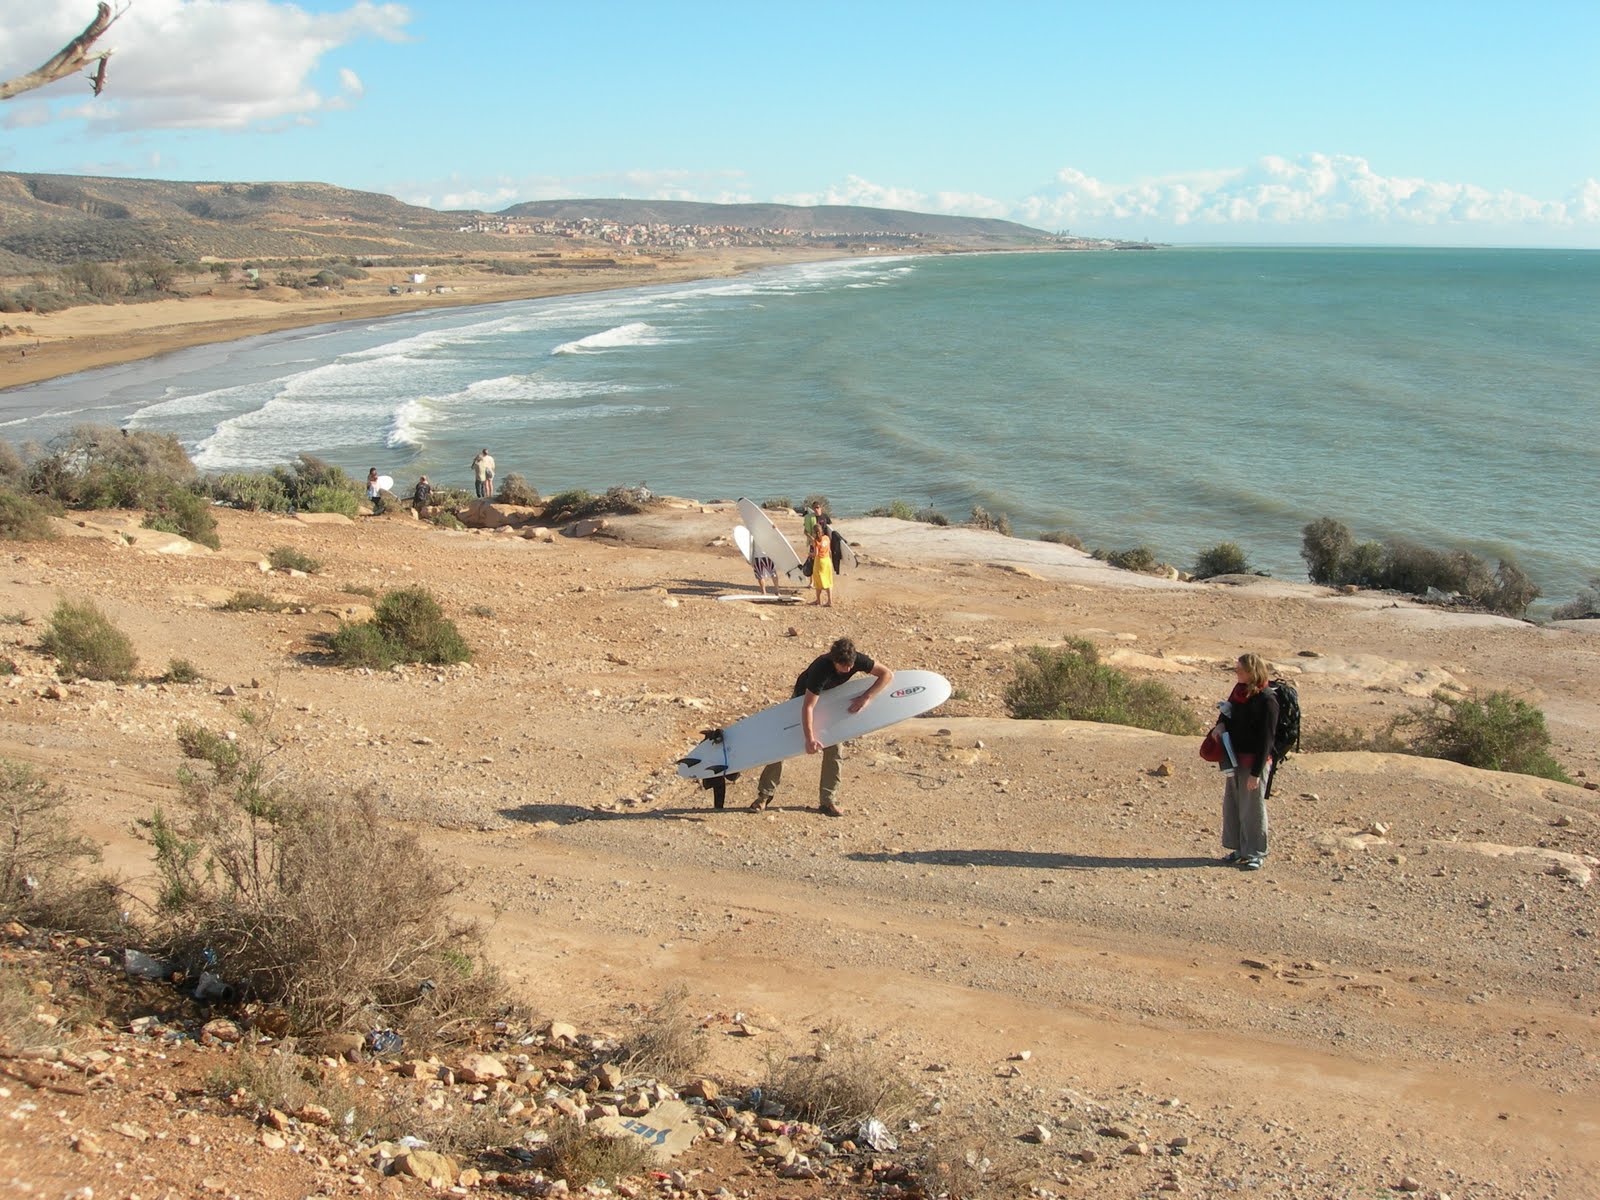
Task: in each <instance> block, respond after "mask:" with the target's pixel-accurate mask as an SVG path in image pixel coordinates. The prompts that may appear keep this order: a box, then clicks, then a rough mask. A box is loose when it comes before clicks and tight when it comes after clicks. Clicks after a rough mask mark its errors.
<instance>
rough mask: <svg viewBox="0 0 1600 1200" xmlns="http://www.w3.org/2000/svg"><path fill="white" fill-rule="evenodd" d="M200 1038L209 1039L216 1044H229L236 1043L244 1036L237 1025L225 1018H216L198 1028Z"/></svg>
mask: <svg viewBox="0 0 1600 1200" xmlns="http://www.w3.org/2000/svg"><path fill="white" fill-rule="evenodd" d="M200 1036H201V1038H202V1039H205V1038H210V1039H212V1040H213V1041H217V1042H229V1043H231V1042H237V1041H238V1040H239V1039H240V1038H241V1037H243V1036H244V1034H243V1033H242V1032H241V1031H240V1029H239V1026H238V1024H237V1023H235V1022H233V1021H230V1020H228V1018H227V1017H217V1018H216V1019H215V1020H212V1021H207V1022H206V1023H205V1024H204V1025H202V1026H201V1027H200Z"/></svg>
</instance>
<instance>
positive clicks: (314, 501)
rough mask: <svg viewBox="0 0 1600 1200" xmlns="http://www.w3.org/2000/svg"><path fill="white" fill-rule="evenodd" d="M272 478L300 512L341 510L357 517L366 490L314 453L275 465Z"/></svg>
mask: <svg viewBox="0 0 1600 1200" xmlns="http://www.w3.org/2000/svg"><path fill="white" fill-rule="evenodd" d="M272 475H273V478H275V479H276V480H277V481H278V482H279V484H281V485H282V487H283V492H284V496H285V498H286V499H287V501H288V504H289V506H290V507H291V508H294V509H297V510H298V511H300V512H327V513H341V514H343V515H344V516H347V517H353V516H355V515H356V514H357V513H358V512H359V511H360V509H361V504H362V501H363V500H364V499H365V498H366V493H365V491H364V490H363V488H362V486H361V485H360V484H358V483H357V482H356V481H355V480H354V479H351V478H350V476H349V475H347V474H346V473H345V471H344V468H342V467H337V466H334V465H333V464H332V463H328V462H324V461H323V460H322V459H320V458H318V457H316V456H315V455H313V454H302V455H301V456H300V457H299V458H298V459H296V460H295V461H294V463H293V464H292V465H290V466H287V467H274V468H273V470H272Z"/></svg>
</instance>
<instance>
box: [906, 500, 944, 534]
mask: <svg viewBox="0 0 1600 1200" xmlns="http://www.w3.org/2000/svg"><path fill="white" fill-rule="evenodd" d="M912 517H913V519H914V520H918V521H921V522H922V523H923V524H924V525H937V526H939V528H941V529H943V528H945V527H946V526H948V525H949V524H950V518H949V517H947V516H945V515H944V514H943V513H942V512H940V511H939V510H938V509H937V508H934V507H933V506H932V505H931V504H930V505H926V506H924V507H922V508H919V509H917V511H916V512H915V513H913V514H912Z"/></svg>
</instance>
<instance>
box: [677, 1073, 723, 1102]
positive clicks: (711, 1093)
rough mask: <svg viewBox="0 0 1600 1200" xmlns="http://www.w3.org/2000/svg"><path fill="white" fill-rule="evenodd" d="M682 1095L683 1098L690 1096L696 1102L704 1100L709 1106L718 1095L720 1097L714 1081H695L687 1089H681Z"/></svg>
mask: <svg viewBox="0 0 1600 1200" xmlns="http://www.w3.org/2000/svg"><path fill="white" fill-rule="evenodd" d="M683 1094H684V1095H685V1096H692V1097H694V1098H695V1099H696V1100H704V1101H705V1102H706V1103H708V1104H709V1103H711V1102H712V1101H713V1100H715V1099H716V1098H717V1097H718V1096H719V1095H721V1091H720V1089H719V1088H718V1087H717V1083H716V1080H714V1079H696V1080H695V1081H694V1082H693V1083H691V1084H690V1085H689V1086H688V1087H686V1088H684V1089H683Z"/></svg>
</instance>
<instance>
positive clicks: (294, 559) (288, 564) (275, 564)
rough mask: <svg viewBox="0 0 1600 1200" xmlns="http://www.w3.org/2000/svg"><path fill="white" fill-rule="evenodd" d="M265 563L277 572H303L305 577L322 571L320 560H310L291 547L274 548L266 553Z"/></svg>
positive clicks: (304, 554) (310, 558)
mask: <svg viewBox="0 0 1600 1200" xmlns="http://www.w3.org/2000/svg"><path fill="white" fill-rule="evenodd" d="M267 563H268V565H270V566H271V567H272V568H273V569H274V570H277V571H303V572H305V573H306V574H307V575H315V574H316V573H317V572H318V571H320V570H322V560H321V559H320V558H312V557H311V555H309V554H307V553H305V552H304V551H302V550H296V549H295V548H294V547H293V546H274V547H273V548H272V549H271V550H270V551H268V552H267Z"/></svg>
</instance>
